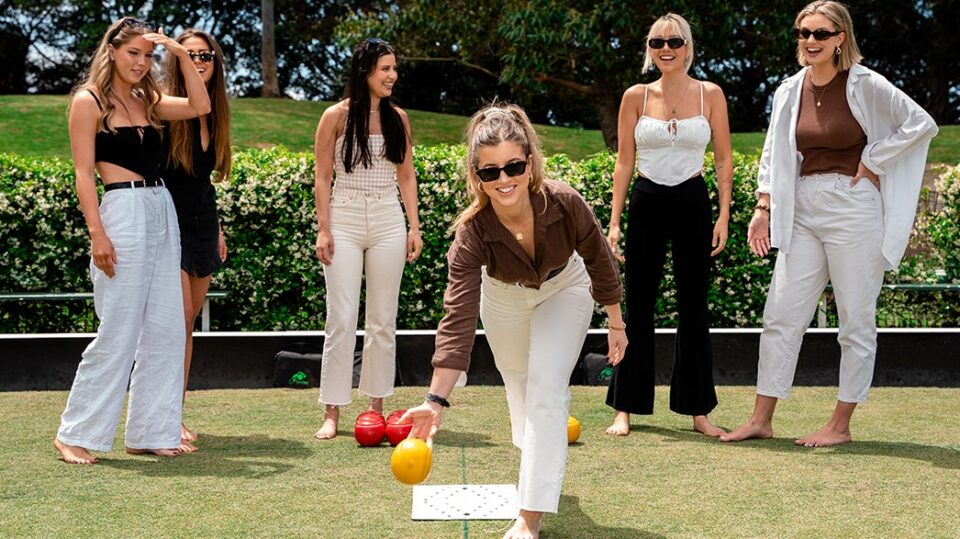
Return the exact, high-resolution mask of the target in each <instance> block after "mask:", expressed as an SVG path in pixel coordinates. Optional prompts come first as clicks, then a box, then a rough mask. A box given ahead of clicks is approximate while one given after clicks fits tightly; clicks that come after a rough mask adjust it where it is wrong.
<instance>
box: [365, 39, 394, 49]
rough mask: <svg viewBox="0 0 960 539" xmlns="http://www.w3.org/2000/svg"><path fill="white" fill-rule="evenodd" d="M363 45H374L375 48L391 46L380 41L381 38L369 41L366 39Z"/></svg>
mask: <svg viewBox="0 0 960 539" xmlns="http://www.w3.org/2000/svg"><path fill="white" fill-rule="evenodd" d="M363 44H364V45H368V46H369V45H373V46H375V47H376V46H380V45H387V46H390V44H389V43H387V42H386V41H384V40H382V39H380V38H379V37H368V38H367V39H364V40H363Z"/></svg>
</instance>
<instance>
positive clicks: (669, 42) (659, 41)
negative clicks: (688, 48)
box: [647, 37, 687, 49]
mask: <svg viewBox="0 0 960 539" xmlns="http://www.w3.org/2000/svg"><path fill="white" fill-rule="evenodd" d="M686 44H687V40H686V39H684V38H682V37H671V38H670V39H663V38H662V37H652V38H650V39H649V40H647V46H648V47H650V48H651V49H662V48H663V46H664V45H666V46H667V47H670V48H671V49H679V48H680V47H682V46H684V45H686Z"/></svg>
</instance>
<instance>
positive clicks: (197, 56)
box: [187, 51, 217, 63]
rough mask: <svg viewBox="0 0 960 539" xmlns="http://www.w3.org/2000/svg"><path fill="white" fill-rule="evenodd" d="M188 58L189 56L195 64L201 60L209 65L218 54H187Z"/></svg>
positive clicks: (209, 52)
mask: <svg viewBox="0 0 960 539" xmlns="http://www.w3.org/2000/svg"><path fill="white" fill-rule="evenodd" d="M187 56H189V57H190V59H191V60H193V61H194V62H196V61H197V60H200V61H201V62H203V63H208V62H212V61H213V59H214V58H216V57H217V53H215V52H213V51H201V52H187Z"/></svg>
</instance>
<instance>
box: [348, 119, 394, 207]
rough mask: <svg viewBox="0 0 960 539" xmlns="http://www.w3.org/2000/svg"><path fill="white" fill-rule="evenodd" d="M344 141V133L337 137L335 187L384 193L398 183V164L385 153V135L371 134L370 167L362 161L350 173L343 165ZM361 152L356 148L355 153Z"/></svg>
mask: <svg viewBox="0 0 960 539" xmlns="http://www.w3.org/2000/svg"><path fill="white" fill-rule="evenodd" d="M343 141H344V136H343V135H340V136H339V137H337V148H336V154H335V155H334V159H333V170H334V173H335V176H334V180H333V185H334V188H335V189H337V190H342V189H346V190H350V191H361V192H364V193H382V192H383V191H386V190H388V189H390V188H394V187H395V186H396V185H397V165H396V163H393V162H391V161H390V160H389V159H387V158H386V156H385V155H384V139H383V135H380V134H373V133H371V134H370V138H369V142H370V157H371V160H372V162H371V163H370V168H364V166H363V164H362V163H358V164H357V165H355V166H354V167H353V171H352V172H349V173H348V172H347V171H346V169H345V168H344V166H343ZM359 153H360V152H359V150H358V149H357V148H354V155H357V154H359Z"/></svg>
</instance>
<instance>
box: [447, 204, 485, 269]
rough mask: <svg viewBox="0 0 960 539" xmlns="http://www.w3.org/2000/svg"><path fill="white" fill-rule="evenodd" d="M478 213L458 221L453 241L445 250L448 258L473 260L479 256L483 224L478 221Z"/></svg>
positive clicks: (464, 260)
mask: <svg viewBox="0 0 960 539" xmlns="http://www.w3.org/2000/svg"><path fill="white" fill-rule="evenodd" d="M479 217H480V216H479V215H474V216H473V218H471V219H469V220H467V221H465V222H463V223H460V226H458V227H457V230H456V232H454V235H453V242H451V244H450V250H449V251H448V252H447V258H448V259H449V260H458V261H461V262H468V263H469V262H471V261H473V262H475V261H476V260H478V259H479V257H480V251H481V245H482V243H483V241H482V240H483V225H482V224H481V223H480V222H479V219H478V218H479Z"/></svg>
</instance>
